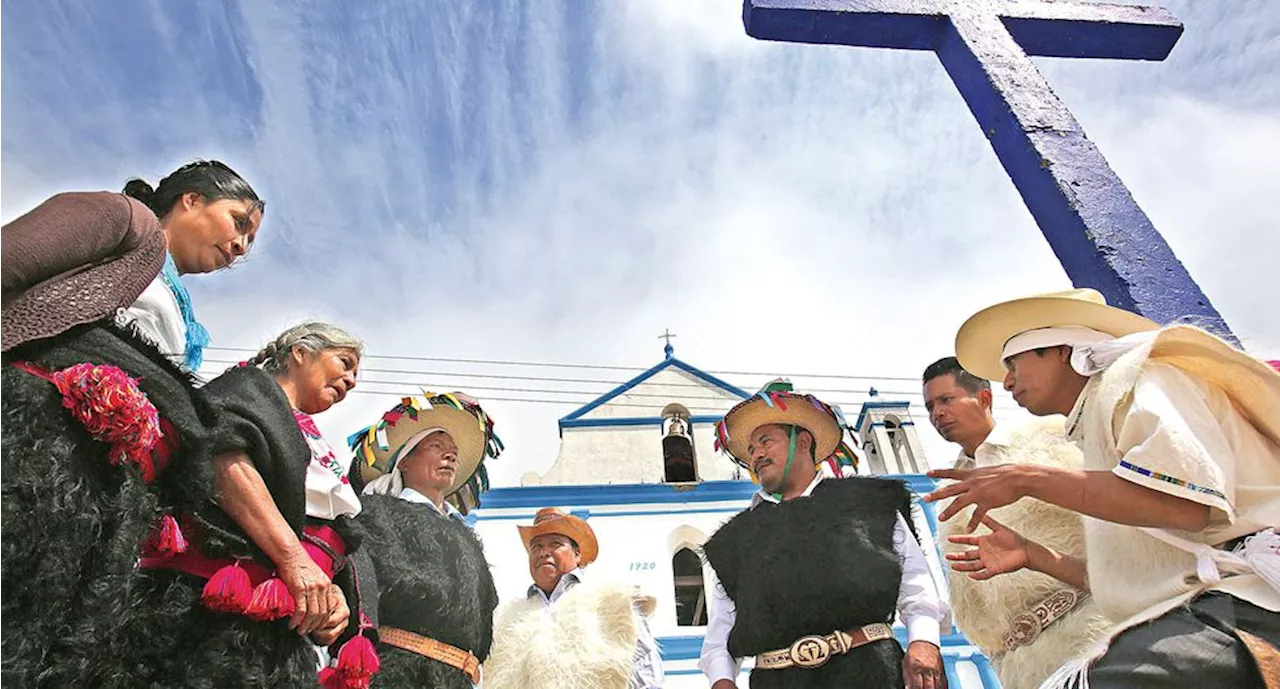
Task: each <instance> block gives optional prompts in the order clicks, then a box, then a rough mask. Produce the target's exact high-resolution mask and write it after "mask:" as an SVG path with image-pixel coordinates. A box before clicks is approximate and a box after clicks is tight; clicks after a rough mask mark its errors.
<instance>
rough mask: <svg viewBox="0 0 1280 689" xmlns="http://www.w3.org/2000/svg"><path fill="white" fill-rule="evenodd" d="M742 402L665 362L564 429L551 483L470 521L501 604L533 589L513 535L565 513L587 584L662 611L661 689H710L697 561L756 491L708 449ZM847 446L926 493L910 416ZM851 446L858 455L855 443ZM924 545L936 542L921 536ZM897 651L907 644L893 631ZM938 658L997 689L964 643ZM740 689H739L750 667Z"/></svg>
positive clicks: (868, 465) (489, 499)
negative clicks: (617, 588) (637, 595)
mask: <svg viewBox="0 0 1280 689" xmlns="http://www.w3.org/2000/svg"><path fill="white" fill-rule="evenodd" d="M749 396H750V393H748V392H746V391H744V390H741V389H738V388H736V387H734V386H732V385H730V384H728V383H726V382H724V381H722V380H720V379H718V378H716V377H714V376H711V375H709V374H707V373H705V372H703V371H701V370H699V369H697V368H695V367H693V366H691V365H689V364H687V363H685V362H683V361H680V360H679V359H676V358H675V357H674V354H673V351H672V349H671V347H670V346H669V345H668V347H667V349H666V358H665V359H664V360H663V361H662V362H660V363H659V364H658V365H656V366H654V367H653V368H651V369H649V370H648V371H645V372H644V373H642V374H640V375H638V376H636V377H635V378H633V379H632V380H630V381H628V382H627V383H624V384H623V385H621V386H619V387H618V388H615V389H614V390H612V391H610V392H608V393H606V394H605V395H603V396H601V397H600V398H599V399H597V400H595V401H593V402H591V403H590V404H588V405H586V406H584V407H582V408H581V409H578V410H577V411H575V412H573V413H571V414H569V415H568V416H565V417H564V418H562V419H561V420H560V435H561V445H560V453H559V455H558V457H557V459H556V462H555V463H554V465H553V466H552V467H551V468H550V469H549V470H548V471H547V473H546V474H542V475H538V474H533V473H530V474H526V475H525V476H524V477H523V478H522V486H521V487H518V488H496V489H493V490H490V491H488V492H487V493H485V494H484V495H483V496H482V503H481V506H480V507H478V508H476V509H475V510H473V511H471V513H470V514H469V515H468V516H467V520H468V522H469V523H471V524H472V525H473V526H474V527H475V529H476V531H477V533H478V534H479V535H480V537H481V538H482V539H483V541H484V546H485V555H486V557H487V558H488V560H489V562H490V564H491V565H492V567H493V572H494V579H495V582H496V584H497V587H498V594H499V596H501V598H502V600H503V602H504V603H505V602H508V601H510V600H513V599H516V598H519V597H522V596H524V595H525V592H526V590H527V589H528V587H529V585H530V583H531V580H530V576H529V568H528V560H527V557H526V555H525V551H524V546H523V545H522V543H521V541H520V537H519V533H518V532H517V530H516V526H517V525H519V524H529V523H531V522H532V520H533V515H534V513H535V512H536V511H537V510H538V509H540V508H542V507H560V508H562V509H564V510H566V511H568V512H571V513H572V514H575V515H577V516H579V517H581V518H583V519H585V520H587V522H588V523H589V524H590V525H591V527H592V529H593V530H594V531H595V533H596V536H597V538H598V540H599V543H600V555H599V558H598V559H597V561H596V562H595V563H594V564H592V565H591V566H590V567H588V568H587V569H586V573H587V575H588V576H591V575H593V574H595V575H598V576H609V577H611V578H616V579H620V580H624V581H630V582H632V583H634V584H635V585H637V586H639V587H640V588H641V589H642V590H643V591H644V592H645V593H647V594H648V595H651V596H654V597H656V598H657V600H658V605H657V608H656V610H655V611H654V612H653V614H652V615H651V616H650V617H649V625H650V628H651V629H652V631H653V633H654V636H656V637H657V639H658V642H659V645H660V647H661V651H662V657H663V663H664V670H665V673H666V685H665V686H666V687H668V688H669V689H684V688H689V689H692V688H694V687H698V688H701V689H705V688H706V687H707V686H708V682H707V680H706V678H705V677H704V676H703V675H702V674H701V672H700V671H699V670H698V668H697V661H698V656H699V652H700V650H701V647H702V640H703V636H704V635H705V633H706V621H707V617H708V615H709V613H710V610H708V609H707V604H708V603H709V602H710V601H711V600H712V599H711V597H710V596H707V595H706V592H707V591H709V590H711V587H713V586H715V585H716V581H715V575H714V572H713V571H712V570H711V569H710V568H708V567H704V566H703V565H702V562H701V560H700V558H699V557H698V554H697V553H698V549H699V547H700V546H701V545H702V544H703V543H704V542H705V541H706V539H707V538H708V537H709V536H710V535H711V534H713V533H715V531H716V529H718V528H719V527H720V525H722V524H723V523H724V522H726V521H727V520H728V519H729V518H731V517H732V516H733V515H735V514H737V513H738V512H740V511H742V510H744V509H746V508H747V507H748V506H749V504H750V501H751V496H752V494H753V493H754V492H755V491H756V490H757V488H758V487H757V486H756V485H755V484H754V483H752V482H751V480H750V479H749V477H747V476H745V475H743V474H744V472H742V471H741V470H740V469H739V468H738V467H737V465H736V464H735V463H734V462H732V461H731V460H730V459H729V458H728V457H727V456H724V455H722V454H720V453H718V452H716V451H715V450H714V449H713V437H714V432H713V426H714V424H715V422H716V421H718V420H719V419H720V418H721V417H722V416H723V414H724V412H726V411H728V409H729V408H731V407H732V406H733V405H734V404H736V403H738V402H739V401H741V400H743V399H746V398H747V397H749ZM857 419H858V420H857V423H856V424H854V425H853V428H854V429H855V430H856V431H857V437H854V438H852V440H853V441H854V442H856V443H857V445H856V447H859V448H861V452H860V454H861V455H862V460H863V461H862V462H861V465H860V468H859V471H860V472H864V473H873V474H880V475H894V476H898V477H900V478H903V479H905V480H906V481H907V482H908V484H909V485H910V487H911V490H912V492H913V493H914V494H915V495H916V496H919V495H921V494H923V493H926V492H928V491H929V490H931V489H932V485H933V482H932V480H931V479H929V478H927V477H925V476H924V475H923V472H924V471H926V470H927V463H926V462H925V458H924V454H923V451H922V450H921V447H920V442H919V439H918V438H917V437H916V434H915V429H914V426H913V422H912V419H911V416H910V413H909V404H908V403H907V402H895V401H890V400H880V399H879V398H873V399H872V400H871V401H869V402H867V403H865V404H864V405H863V408H862V410H861V412H860V413H859V415H858V417H857ZM850 444H851V445H853V443H850ZM916 505H917V507H918V509H916V510H915V516H916V519H915V521H916V528H917V530H918V531H919V533H920V534H921V535H922V536H924V535H925V534H930V535H931V534H933V533H935V532H936V523H935V520H934V516H933V510H932V507H931V506H928V505H924V504H923V503H920V502H919V500H918V499H917V501H916ZM930 538H931V536H930ZM925 545H926V546H927V547H925V549H924V550H925V553H926V556H927V557H928V558H929V560H930V566H931V568H932V569H933V570H934V575H935V577H934V578H935V581H936V582H937V585H938V587H939V590H940V591H942V592H943V595H944V596H945V595H946V584H945V576H944V575H943V571H942V565H941V562H940V560H939V556H938V550H937V548H936V547H929V546H930V544H929V543H926V544H925ZM895 631H897V632H898V635H899V638H900V640H904V641H905V630H904V629H903V628H902V626H901V625H900V624H899V625H897V626H896V627H895ZM943 657H944V659H945V660H946V664H947V671H948V675H949V678H950V681H951V686H952V687H953V688H956V689H977V688H980V687H981V688H985V689H994V688H996V687H999V682H998V680H997V679H996V677H995V673H994V671H993V670H992V668H991V666H990V664H989V662H988V661H987V659H986V658H985V657H983V656H982V654H981V652H980V651H978V649H977V648H976V647H974V646H972V645H971V644H970V643H969V642H968V641H967V640H966V639H965V638H964V637H963V636H962V635H960V634H959V633H952V632H951V630H948V629H946V628H944V633H943ZM743 670H744V671H743V673H742V676H741V677H740V678H739V682H738V686H740V687H746V686H747V672H748V671H749V670H750V661H749V660H748V661H747V663H746V665H745V667H744V669H743Z"/></svg>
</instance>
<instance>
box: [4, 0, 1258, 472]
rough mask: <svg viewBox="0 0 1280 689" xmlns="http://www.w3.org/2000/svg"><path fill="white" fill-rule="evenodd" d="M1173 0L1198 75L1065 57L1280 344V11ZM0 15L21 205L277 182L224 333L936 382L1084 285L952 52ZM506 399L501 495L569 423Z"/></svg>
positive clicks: (388, 22) (1082, 106)
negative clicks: (981, 339)
mask: <svg viewBox="0 0 1280 689" xmlns="http://www.w3.org/2000/svg"><path fill="white" fill-rule="evenodd" d="M1165 4H1166V5H1167V6H1168V7H1170V8H1171V9H1173V10H1174V11H1175V12H1176V13H1177V14H1178V15H1179V16H1180V17H1181V18H1182V19H1183V20H1184V21H1185V22H1186V25H1187V31H1186V34H1185V35H1184V36H1183V38H1182V40H1181V41H1180V43H1179V44H1178V46H1177V47H1176V48H1175V49H1174V52H1173V54H1172V56H1171V57H1170V59H1169V60H1167V61H1166V62H1163V63H1132V62H1106V61H1096V60H1044V61H1041V62H1039V63H1038V64H1039V65H1040V66H1041V68H1042V69H1043V70H1044V71H1045V72H1046V74H1047V75H1048V77H1049V80H1050V83H1051V84H1052V85H1053V87H1054V89H1055V90H1056V91H1057V92H1058V94H1059V95H1060V96H1061V97H1062V98H1063V99H1064V100H1065V101H1066V102H1067V103H1068V105H1069V106H1070V107H1071V108H1072V111H1073V113H1074V114H1075V116H1076V117H1077V119H1078V120H1080V122H1081V124H1082V125H1083V126H1084V128H1085V130H1086V131H1087V132H1088V133H1089V135H1090V137H1091V138H1092V139H1093V140H1095V141H1096V142H1098V145H1099V146H1100V148H1101V150H1102V151H1103V153H1104V155H1106V156H1107V158H1108V159H1109V160H1110V161H1111V163H1112V165H1113V167H1114V168H1115V169H1116V170H1117V171H1118V172H1119V174H1120V176H1121V177H1122V179H1124V180H1125V182H1126V183H1127V184H1128V185H1129V188H1130V189H1131V190H1132V191H1133V193H1134V195H1135V197H1136V198H1137V199H1138V201H1139V203H1140V204H1141V205H1142V206H1143V208H1144V209H1145V210H1146V211H1147V213H1148V214H1149V215H1150V216H1151V218H1152V220H1153V221H1154V222H1155V224H1156V226H1157V227H1158V228H1159V229H1160V230H1161V231H1162V232H1163V233H1164V235H1165V236H1166V238H1167V239H1168V241H1169V243H1170V244H1171V245H1172V246H1173V248H1174V250H1175V252H1177V254H1178V255H1179V257H1180V258H1181V259H1182V260H1183V261H1184V263H1186V264H1187V266H1188V268H1189V270H1190V271H1191V273H1192V275H1193V276H1194V277H1195V278H1196V279H1197V280H1198V281H1199V282H1200V284H1201V286H1202V287H1203V288H1204V290H1205V291H1206V292H1207V293H1208V294H1209V296H1210V297H1211V298H1212V299H1213V300H1214V302H1215V304H1216V305H1217V306H1218V308H1219V309H1220V311H1222V313H1223V314H1224V316H1225V317H1226V318H1227V320H1228V322H1229V323H1230V324H1231V325H1232V327H1233V328H1234V329H1235V331H1236V333H1237V334H1238V335H1240V336H1241V339H1242V340H1243V341H1244V342H1245V344H1246V346H1248V347H1250V348H1251V349H1253V350H1254V351H1257V352H1259V353H1262V354H1265V355H1268V356H1270V357H1272V358H1277V357H1280V309H1276V308H1275V306H1274V303H1275V298H1276V295H1277V293H1278V292H1280V289H1277V288H1280V277H1277V271H1276V270H1275V262H1276V259H1275V257H1276V256H1277V254H1280V234H1278V233H1277V232H1276V229H1275V221H1276V211H1275V206H1274V193H1275V191H1274V190H1275V189H1278V188H1280V80H1277V79H1276V70H1277V68H1280V7H1278V6H1276V5H1275V3H1274V2H1271V1H1269V0H1253V1H1252V2H1246V1H1242V2H1235V3H1207V2H1192V1H1191V0H1177V1H1174V0H1170V1H1169V2H1166V3H1165ZM0 28H2V31H3V40H2V41H0V50H2V63H0V65H2V69H3V73H2V79H0V86H2V89H3V94H2V95H3V102H4V105H5V107H4V108H3V110H2V111H0V115H2V118H3V119H2V123H0V124H2V126H0V160H2V162H3V165H2V167H0V178H2V179H0V181H2V185H0V211H2V215H3V217H4V219H6V220H7V219H10V218H12V217H14V216H16V215H18V214H20V213H21V212H23V211H25V210H26V209H28V208H30V207H31V206H32V205H34V204H36V203H38V202H39V201H40V200H41V199H42V198H44V197H45V196H47V195H49V194H51V193H53V192H56V191H59V190H66V189H102V188H109V189H118V188H119V187H120V186H122V184H123V182H124V180H125V179H126V178H127V177H129V176H134V175H141V176H144V177H146V178H148V179H150V180H151V181H153V182H154V181H156V180H157V178H158V177H159V176H161V175H163V174H165V173H167V172H168V171H170V170H171V169H173V168H174V167H176V166H177V165H179V164H181V163H182V162H185V161H187V160H189V159H192V158H196V157H216V158H220V159H222V160H225V161H227V162H228V163H230V164H231V165H232V166H233V167H235V168H237V169H238V170H240V171H241V172H242V173H244V174H245V176H246V177H248V178H249V179H250V181H251V182H252V183H253V184H254V186H255V187H256V188H257V189H258V190H259V192H260V193H261V194H262V195H263V196H264V197H265V198H267V199H268V204H269V205H268V213H267V217H266V221H265V223H264V226H263V230H262V234H261V237H260V239H261V241H260V242H259V247H258V248H257V249H256V250H255V252H254V254H253V255H252V256H251V257H250V260H248V261H247V262H246V263H245V264H244V265H242V266H238V267H236V268H234V269H233V270H231V271H229V272H226V273H219V274H215V275H210V276H201V277H195V278H192V279H190V280H189V281H188V284H189V285H190V286H191V288H192V292H193V295H194V298H195V299H196V304H197V309H198V313H199V314H200V316H201V318H202V319H203V320H204V321H205V322H206V324H207V325H208V326H209V328H210V330H211V331H212V333H213V335H214V338H215V340H216V344H222V345H228V346H233V347H257V346H258V345H260V344H261V343H262V342H264V341H265V340H266V339H268V338H269V337H270V336H272V335H273V334H274V333H275V332H277V331H278V330H280V329H281V328H283V327H285V326H287V325H290V324H291V323H293V322H295V321H297V320H299V319H301V318H305V317H320V318H326V319H330V320H333V321H335V322H339V323H342V324H344V325H347V326H349V327H350V328H351V329H352V330H353V331H355V332H357V333H358V334H359V335H361V336H363V337H364V338H365V339H366V340H368V342H369V347H370V350H371V351H372V352H374V353H377V354H411V355H426V356H443V357H471V358H486V359H509V360H533V361H559V362H566V361H578V362H583V363H613V364H622V365H628V366H638V367H640V366H648V365H651V364H653V363H655V362H656V361H657V360H658V359H659V358H660V356H661V343H660V342H659V341H657V340H655V339H654V338H655V336H656V335H657V334H658V333H660V332H662V330H663V329H664V328H668V327H669V328H671V329H672V330H673V331H675V332H676V333H678V334H679V335H680V337H679V338H678V339H677V340H676V341H675V345H676V347H677V353H678V355H679V356H680V357H681V358H683V359H685V360H686V361H689V362H691V363H694V364H696V365H699V366H702V367H705V368H708V369H711V370H730V371H733V370H737V371H755V372H762V373H763V372H773V373H782V374H787V373H790V374H795V373H801V372H820V373H840V374H846V375H863V374H873V375H882V376H915V375H917V374H918V372H919V371H920V370H921V369H922V368H923V366H924V365H926V364H927V363H929V362H931V361H933V360H934V359H936V358H937V357H939V356H942V355H944V354H946V353H948V352H949V351H950V346H951V342H952V338H953V337H954V334H955V328H956V327H957V326H958V325H959V323H960V322H962V321H963V319H964V318H965V317H966V316H967V315H968V314H970V313H971V312H972V311H974V310H976V309H977V308H980V307H982V306H985V305H987V304H989V303H992V302H994V301H997V300H999V299H1002V298H1006V297H1012V296H1017V295H1021V294H1026V293H1032V292H1037V291H1045V290H1051V289H1062V288H1065V287H1068V286H1069V283H1068V281H1067V279H1066V277H1065V275H1064V274H1063V273H1062V270H1061V268H1060V267H1059V266H1058V264H1057V262H1056V260H1055V259H1054V257H1053V254H1052V253H1051V252H1050V251H1049V248H1048V245H1047V244H1046V243H1045V241H1044V240H1043V238H1042V237H1041V235H1040V233H1039V230H1038V229H1037V228H1036V227H1035V225H1034V223H1033V221H1032V219H1031V217H1030V215H1029V214H1028V213H1027V211H1026V209H1025V207H1024V206H1023V205H1022V203H1021V200H1020V198H1019V197H1018V195H1017V193H1016V191H1015V190H1014V188H1013V186H1012V184H1011V183H1010V182H1009V180H1008V177H1007V176H1006V175H1005V173H1004V171H1003V169H1002V168H1001V167H1000V166H999V164H998V162H997V161H996V159H995V156H994V154H993V153H992V152H991V150H990V148H989V146H988V145H987V143H986V141H985V140H984V139H983V137H982V135H981V132H980V131H979V129H978V128H977V126H976V125H975V124H974V122H973V119H972V117H971V116H970V114H969V112H968V110H967V109H966V108H965V106H964V104H963V102H962V101H961V100H960V97H959V95H958V94H957V93H956V91H955V89H954V88H953V87H952V85H951V84H950V82H949V80H948V79H947V77H946V75H945V73H944V72H943V70H942V68H941V66H940V65H939V64H938V62H937V60H936V59H935V58H934V57H933V56H932V55H931V54H913V53H900V52H890V51H873V50H855V49H845V48H834V47H814V46H795V45H781V44H770V43H761V42H757V41H753V40H751V39H749V38H747V37H746V36H745V34H744V33H743V30H742V25H741V19H740V5H739V4H738V3H737V2H735V1H734V0H724V1H723V2H711V1H707V2H699V3H692V2H684V1H680V0H636V1H634V2H611V3H588V2H526V3H517V2H497V1H494V2H480V3H445V2H430V3H427V2H407V1H405V2H396V1H390V0H389V1H387V2H377V3H356V2H347V3H336V2H283V1H282V2H257V1H248V0H246V1H245V2H240V3H235V2H225V3H220V2H211V1H194V2H184V3H167V2H161V1H160V0H152V1H149V2H145V1H142V0H121V1H119V2H112V3H102V2H90V1H88V0H82V1H78V2H71V1H63V2H55V1H44V0H41V1H36V0H9V1H7V2H5V3H4V5H3V6H2V9H0ZM779 315H782V316H783V317H784V318H789V319H790V320H791V322H792V323H793V324H794V325H795V327H793V328H792V329H791V330H788V329H787V328H784V327H782V326H781V325H780V324H778V323H777V322H776V321H777V318H778V316H779ZM226 356H229V354H226ZM366 365H367V366H373V364H372V361H370V362H369V363H367V364H366ZM379 365H381V366H383V367H387V366H392V365H393V366H399V367H401V368H414V367H416V368H417V369H418V370H425V369H427V368H430V366H429V365H428V364H424V363H422V362H416V363H415V362H406V361H399V362H388V361H386V360H381V361H380V362H379ZM442 367H443V365H436V366H435V368H432V369H430V370H440V369H441V368H442ZM454 370H462V369H461V368H456V369H454ZM471 370H475V371H479V370H485V371H489V372H493V371H495V370H496V369H493V367H489V368H484V367H480V368H473V369H471ZM521 370H523V371H524V373H533V375H539V374H538V373H536V372H533V371H532V370H524V369H521ZM508 372H516V369H511V370H509V371H508ZM541 375H549V376H564V375H566V374H565V372H564V371H559V372H556V371H551V372H548V371H546V370H543V371H542V372H541ZM627 375H628V374H626V373H625V372H606V373H601V372H595V374H594V376H593V377H605V378H611V379H615V380H621V379H622V378H624V377H626V376H627ZM366 378H367V379H369V380H390V379H393V378H395V376H394V375H393V374H389V373H380V374H376V375H375V374H368V375H367V376H366ZM729 378H730V381H731V382H733V383H735V384H738V385H740V386H742V387H747V388H751V387H753V386H755V385H757V384H759V383H760V382H762V381H763V377H762V376H737V377H729ZM415 380H427V378H423V377H422V376H419V377H417V378H415ZM431 382H435V381H431ZM446 382H449V383H451V385H450V386H451V387H452V386H457V385H460V384H461V383H460V382H454V381H453V380H452V379H450V380H448V381H446ZM471 382H473V383H478V382H479V381H475V380H473V381H471ZM796 382H797V384H798V385H800V386H804V385H806V384H808V385H810V386H813V387H818V386H822V385H824V384H825V385H826V386H827V387H830V386H831V385H832V381H823V380H821V379H806V378H805V377H802V376H801V377H797V378H796ZM867 384H868V383H867V382H849V381H844V382H842V383H840V385H842V386H845V387H856V386H865V385H867ZM505 385H514V384H513V383H509V382H508V383H505ZM526 385H528V384H526ZM545 385H555V384H554V383H546V384H545ZM582 387H583V386H581V385H579V386H577V388H579V389H580V388H582ZM880 387H881V388H882V389H884V388H886V387H887V388H888V389H905V390H914V389H915V387H916V386H915V385H914V384H912V383H910V382H897V383H892V382H886V383H883V384H881V386H880ZM362 389H364V390H373V389H379V390H384V391H390V390H396V389H403V387H400V388H397V387H396V386H394V385H384V384H376V383H372V382H370V383H367V384H366V385H364V386H363V388H362ZM591 389H593V390H601V391H603V390H604V389H605V388H604V387H601V386H595V387H593V388H591ZM477 396H479V397H481V398H482V399H483V398H484V397H485V395H484V394H483V393H481V392H480V391H477ZM490 396H497V393H495V395H490ZM508 396H511V395H508ZM528 396H531V397H537V396H539V395H528ZM541 396H542V397H547V396H548V395H545V394H544V395H541ZM844 397H847V398H850V399H853V398H856V396H854V395H844ZM561 398H562V399H564V398H565V397H561ZM392 399H393V398H391V397H387V396H379V395H368V394H361V395H355V396H353V397H352V399H351V400H349V401H348V402H345V403H344V404H343V405H341V406H340V407H338V408H336V409H335V410H334V411H332V412H330V413H327V414H325V415H324V416H322V417H321V419H320V422H321V426H322V428H324V429H325V430H326V431H327V432H329V433H332V434H333V435H334V439H335V440H336V439H337V437H338V436H341V435H345V434H346V433H347V432H349V431H350V430H352V429H353V427H354V426H356V425H359V424H360V423H362V422H364V421H365V420H366V419H367V418H369V417H372V416H374V415H376V413H377V412H378V410H379V408H380V407H382V406H384V405H387V404H389V402H390V401H392ZM575 399H576V398H575ZM1002 404H1011V403H1009V402H1007V401H1004V402H1002ZM489 406H490V408H491V411H492V412H493V414H494V416H495V417H496V418H497V419H498V423H499V431H500V432H503V435H504V438H505V439H506V440H507V442H508V445H509V447H510V451H509V453H508V454H507V455H506V456H504V458H503V461H502V462H500V463H498V464H495V466H494V467H493V471H494V473H495V478H496V479H497V482H499V483H511V482H513V481H515V480H517V479H518V477H519V475H520V474H522V473H524V472H525V471H530V470H540V469H541V468H544V467H545V466H546V465H547V464H548V463H549V462H550V461H551V460H552V459H553V458H554V454H555V451H556V443H557V436H556V428H555V419H557V418H559V417H560V416H562V415H564V414H566V413H568V412H570V411H572V409H573V406H554V405H546V404H515V403H503V402H493V403H492V404H491V405H489ZM846 406H847V405H846ZM855 411H856V409H855ZM921 428H922V430H924V435H926V436H927V437H926V440H927V448H928V450H929V451H930V452H931V453H932V454H931V459H932V460H933V461H934V462H935V463H939V464H940V463H944V462H946V461H947V460H948V459H949V457H950V456H951V450H950V449H949V448H947V447H946V446H945V444H942V443H940V442H939V441H938V440H937V439H936V437H934V436H932V432H931V431H929V430H927V429H923V426H922V427H921Z"/></svg>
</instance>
